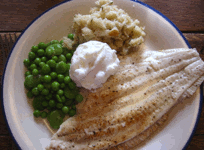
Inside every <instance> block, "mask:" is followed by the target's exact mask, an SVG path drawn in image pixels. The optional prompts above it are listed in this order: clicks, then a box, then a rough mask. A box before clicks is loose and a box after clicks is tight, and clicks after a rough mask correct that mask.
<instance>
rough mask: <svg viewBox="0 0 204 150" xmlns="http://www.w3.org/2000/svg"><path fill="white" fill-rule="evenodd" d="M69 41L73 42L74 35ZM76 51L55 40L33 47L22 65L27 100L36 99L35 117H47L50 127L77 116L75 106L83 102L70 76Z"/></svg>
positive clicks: (33, 103)
mask: <svg viewBox="0 0 204 150" xmlns="http://www.w3.org/2000/svg"><path fill="white" fill-rule="evenodd" d="M68 38H70V39H72V40H73V34H69V35H68ZM73 53H74V50H68V49H67V48H66V47H63V41H57V40H52V41H51V42H49V43H47V44H45V43H44V42H40V43H39V44H38V45H37V46H32V48H31V51H30V52H29V54H28V58H27V59H24V61H23V63H24V65H25V66H26V68H27V69H28V70H27V71H26V72H25V82H24V85H25V88H26V89H27V90H28V92H27V97H28V98H33V100H32V105H33V108H34V112H33V115H34V116H35V117H42V118H47V119H48V121H49V123H50V126H51V127H52V128H54V129H58V128H59V126H60V125H61V124H62V122H63V118H64V117H65V115H69V116H70V117H72V116H74V115H75V114H76V104H77V103H80V102H81V101H82V100H83V96H82V95H81V94H80V93H79V89H78V88H77V87H76V84H75V83H74V82H73V81H72V80H71V78H70V76H69V69H70V65H71V63H70V60H71V58H72V55H73Z"/></svg>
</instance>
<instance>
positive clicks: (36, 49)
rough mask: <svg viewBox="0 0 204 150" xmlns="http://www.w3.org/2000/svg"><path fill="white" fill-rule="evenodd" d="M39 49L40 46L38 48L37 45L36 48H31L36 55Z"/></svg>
mask: <svg viewBox="0 0 204 150" xmlns="http://www.w3.org/2000/svg"><path fill="white" fill-rule="evenodd" d="M38 49H39V48H38V46H36V45H34V46H32V47H31V51H32V52H34V53H36V52H37V51H38Z"/></svg>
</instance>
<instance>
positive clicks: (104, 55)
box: [69, 41, 120, 90]
mask: <svg viewBox="0 0 204 150" xmlns="http://www.w3.org/2000/svg"><path fill="white" fill-rule="evenodd" d="M119 63H120V61H119V59H118V58H117V55H116V50H113V49H111V48H110V47H109V45H108V44H106V43H102V42H99V41H89V42H86V43H83V44H80V45H79V46H78V47H77V49H76V51H75V52H74V54H73V56H72V59H71V66H70V71H69V74H70V77H71V79H72V80H73V81H74V82H75V83H76V85H77V86H78V87H84V88H86V89H89V90H91V89H96V88H99V87H101V86H102V84H103V83H105V82H106V80H107V79H108V78H109V77H110V76H111V75H114V74H115V73H116V71H117V69H118V67H119Z"/></svg>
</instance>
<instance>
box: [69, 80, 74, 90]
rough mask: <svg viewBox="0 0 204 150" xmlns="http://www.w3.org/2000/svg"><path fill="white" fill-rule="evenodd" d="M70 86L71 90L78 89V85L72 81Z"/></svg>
mask: <svg viewBox="0 0 204 150" xmlns="http://www.w3.org/2000/svg"><path fill="white" fill-rule="evenodd" d="M68 85H69V88H70V89H75V88H76V84H75V83H74V82H72V81H71V82H69V83H68Z"/></svg>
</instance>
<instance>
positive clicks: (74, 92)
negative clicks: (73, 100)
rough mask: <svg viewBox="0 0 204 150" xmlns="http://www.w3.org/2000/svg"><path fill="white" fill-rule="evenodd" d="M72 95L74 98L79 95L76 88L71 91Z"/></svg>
mask: <svg viewBox="0 0 204 150" xmlns="http://www.w3.org/2000/svg"><path fill="white" fill-rule="evenodd" d="M72 93H73V94H74V95H75V97H76V96H77V95H78V94H79V90H78V89H77V88H75V89H73V90H72Z"/></svg>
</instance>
